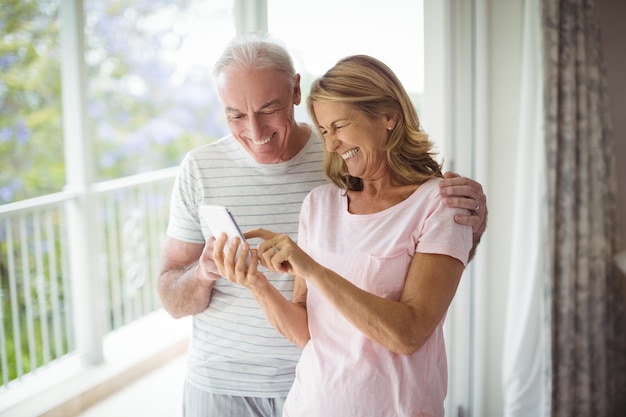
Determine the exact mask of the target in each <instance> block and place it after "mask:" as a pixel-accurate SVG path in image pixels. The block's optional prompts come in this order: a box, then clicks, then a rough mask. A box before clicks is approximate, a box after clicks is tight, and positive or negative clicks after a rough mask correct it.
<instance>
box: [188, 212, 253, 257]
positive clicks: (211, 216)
mask: <svg viewBox="0 0 626 417" xmlns="http://www.w3.org/2000/svg"><path fill="white" fill-rule="evenodd" d="M200 217H201V218H202V219H204V221H205V222H206V224H207V225H208V226H209V229H211V233H212V234H213V236H215V238H216V239H217V238H218V237H219V236H220V234H222V232H223V233H226V236H228V239H227V243H228V244H230V242H231V241H232V239H233V238H234V237H239V239H240V245H241V243H243V242H245V241H246V238H245V237H244V235H243V233H242V232H241V229H240V228H239V225H237V222H236V221H235V218H234V217H233V215H232V213H231V212H230V210H228V208H227V207H224V206H214V205H202V206H200ZM226 248H227V246H224V250H226ZM240 250H241V248H239V249H238V250H237V259H238V258H239V251H240ZM249 262H250V253H248V259H246V264H247V265H248V264H249Z"/></svg>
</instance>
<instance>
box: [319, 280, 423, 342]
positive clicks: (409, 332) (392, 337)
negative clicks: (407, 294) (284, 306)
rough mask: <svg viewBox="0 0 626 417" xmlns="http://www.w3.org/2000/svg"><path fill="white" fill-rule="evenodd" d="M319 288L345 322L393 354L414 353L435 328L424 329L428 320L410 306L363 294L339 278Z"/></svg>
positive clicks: (364, 292) (363, 292)
mask: <svg viewBox="0 0 626 417" xmlns="http://www.w3.org/2000/svg"><path fill="white" fill-rule="evenodd" d="M331 273H332V272H331ZM320 284H321V285H320ZM318 285H319V287H318V288H319V289H320V290H321V291H322V292H323V293H324V296H325V297H326V298H327V299H328V301H329V302H330V303H332V304H333V305H334V306H335V308H336V309H337V310H338V311H339V312H340V313H341V315H343V316H344V317H345V318H346V320H348V321H349V322H350V323H352V325H353V326H354V327H356V328H357V329H358V330H359V331H360V332H361V333H363V334H364V335H365V336H367V337H368V338H369V339H371V340H373V341H375V342H377V343H379V344H380V345H382V346H384V347H385V348H387V349H389V350H390V351H392V352H395V353H398V354H411V353H413V352H415V351H416V350H417V349H419V348H420V347H421V346H422V345H423V344H424V343H425V342H426V340H428V337H430V334H431V332H432V328H434V326H428V328H426V323H428V320H426V319H425V318H424V317H422V318H420V320H418V319H417V317H416V314H415V312H414V311H413V310H412V309H411V308H410V307H409V306H407V305H405V304H403V303H399V302H396V301H391V300H387V299H384V298H381V297H378V296H376V295H374V294H371V293H369V292H367V291H363V290H361V289H360V288H358V287H356V286H354V285H353V284H352V283H350V282H348V281H347V280H344V279H343V278H341V277H339V276H338V275H337V278H335V279H330V280H327V281H326V282H325V283H321V282H320V283H318Z"/></svg>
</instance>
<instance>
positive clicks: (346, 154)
mask: <svg viewBox="0 0 626 417" xmlns="http://www.w3.org/2000/svg"><path fill="white" fill-rule="evenodd" d="M357 153H359V148H354V149H350V150H349V151H347V152H344V153H342V154H341V157H342V158H343V159H350V158H352V157H354V156H355V155H356V154H357Z"/></svg>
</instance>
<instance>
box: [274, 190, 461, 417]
mask: <svg viewBox="0 0 626 417" xmlns="http://www.w3.org/2000/svg"><path fill="white" fill-rule="evenodd" d="M439 181H440V179H433V180H430V181H428V182H427V183H425V184H423V185H422V186H420V187H419V188H418V189H417V190H416V191H415V192H414V193H413V194H412V195H411V196H410V197H409V198H407V199H406V200H404V201H403V202H401V203H399V204H397V205H395V206H393V207H390V208H388V209H386V210H383V211H381V212H378V213H374V214H366V215H355V214H351V213H349V212H348V203H347V198H346V197H345V196H344V195H343V194H344V193H343V191H342V190H340V189H339V188H337V187H336V186H334V185H332V184H328V185H322V186H320V187H318V188H316V189H314V190H313V191H312V192H311V193H310V194H309V195H308V196H307V197H306V199H305V200H304V203H303V206H302V211H301V214H300V230H299V232H298V243H299V245H300V246H302V248H303V249H304V250H305V251H307V252H308V253H309V254H310V255H311V256H312V257H313V258H314V259H315V260H316V261H318V262H319V263H321V264H322V265H324V266H326V267H328V268H330V269H331V270H333V271H335V272H337V273H338V274H339V275H341V276H342V277H344V278H346V279H347V280H349V281H351V282H352V283H353V284H355V285H357V286H358V287H360V288H362V289H364V290H366V291H369V292H371V293H374V294H377V295H379V296H381V297H385V298H388V299H392V300H398V299H399V297H400V294H401V292H402V288H403V286H404V281H405V277H406V274H407V271H408V268H409V264H410V262H411V259H412V256H413V254H414V253H415V252H423V253H436V254H446V255H449V256H452V257H454V258H457V259H459V260H460V261H461V262H463V264H466V263H467V257H468V253H469V250H470V248H471V246H472V232H471V228H470V227H469V226H461V225H459V224H457V223H455V222H454V215H455V214H457V213H459V212H462V211H463V210H459V209H452V208H448V207H446V206H444V205H443V203H442V201H441V198H440V197H439V187H438V183H439ZM307 289H308V296H307V306H308V320H309V330H310V333H311V339H310V340H309V342H308V343H307V345H306V346H305V347H304V350H303V352H302V356H301V358H300V361H299V362H298V365H297V368H296V379H295V381H294V385H293V387H292V388H291V391H290V392H289V395H288V397H287V401H286V404H285V409H284V415H285V416H289V417H296V416H298V417H300V416H307V417H349V416H358V417H365V416H375V417H385V416H390V417H391V416H393V417H402V416H406V417H417V416H420V417H423V416H424V417H425V416H443V415H444V409H443V401H444V398H445V396H446V392H447V382H448V378H447V362H446V354H445V346H444V338H443V329H442V327H443V320H442V321H441V323H439V325H438V326H437V328H436V329H435V331H434V332H433V334H432V336H431V337H430V339H429V340H428V341H427V342H426V344H425V345H424V346H423V347H422V348H421V349H420V350H418V351H417V352H416V353H414V354H413V355H410V356H406V355H398V354H395V353H393V352H391V351H390V350H388V349H386V348H385V347H383V346H382V345H380V344H378V343H377V342H374V341H372V340H370V339H368V338H367V337H365V336H364V335H363V334H362V333H361V332H360V331H359V330H357V329H356V328H355V327H353V326H352V325H351V324H350V323H349V322H348V321H347V320H346V319H344V318H343V316H341V315H340V314H339V313H338V312H337V311H336V310H335V309H334V307H333V306H332V305H331V304H330V303H328V302H327V301H326V300H325V298H324V297H323V296H322V295H321V294H320V293H319V292H318V291H317V289H316V288H315V287H314V286H313V285H308V288H307Z"/></svg>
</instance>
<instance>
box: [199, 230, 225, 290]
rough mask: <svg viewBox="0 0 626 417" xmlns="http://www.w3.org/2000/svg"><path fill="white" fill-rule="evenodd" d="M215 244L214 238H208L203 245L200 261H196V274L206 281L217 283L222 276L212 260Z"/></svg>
mask: <svg viewBox="0 0 626 417" xmlns="http://www.w3.org/2000/svg"><path fill="white" fill-rule="evenodd" d="M214 244H215V238H213V237H211V238H209V239H208V240H207V241H206V243H205V245H204V249H202V253H201V254H200V259H198V264H197V266H196V269H197V271H196V272H197V273H200V276H201V277H202V278H203V279H205V280H207V281H217V280H218V279H220V278H221V277H222V276H221V275H220V272H219V270H218V268H217V265H216V264H215V260H214V259H213V247H214Z"/></svg>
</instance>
